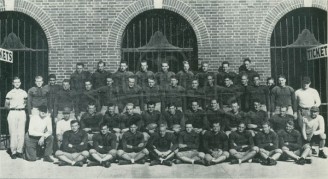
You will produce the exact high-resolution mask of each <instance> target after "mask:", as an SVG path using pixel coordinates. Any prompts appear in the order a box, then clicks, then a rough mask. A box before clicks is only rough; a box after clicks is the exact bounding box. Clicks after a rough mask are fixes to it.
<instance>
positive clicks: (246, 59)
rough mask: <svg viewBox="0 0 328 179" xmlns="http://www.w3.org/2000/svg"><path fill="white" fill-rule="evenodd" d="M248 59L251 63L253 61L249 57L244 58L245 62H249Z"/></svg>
mask: <svg viewBox="0 0 328 179" xmlns="http://www.w3.org/2000/svg"><path fill="white" fill-rule="evenodd" d="M247 61H248V62H249V63H252V61H251V59H249V58H248V57H246V58H244V60H243V62H244V63H245V62H247Z"/></svg>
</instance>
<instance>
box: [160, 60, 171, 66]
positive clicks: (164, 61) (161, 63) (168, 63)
mask: <svg viewBox="0 0 328 179" xmlns="http://www.w3.org/2000/svg"><path fill="white" fill-rule="evenodd" d="M163 63H166V64H169V62H168V61H165V60H164V61H162V63H161V64H162V65H163Z"/></svg>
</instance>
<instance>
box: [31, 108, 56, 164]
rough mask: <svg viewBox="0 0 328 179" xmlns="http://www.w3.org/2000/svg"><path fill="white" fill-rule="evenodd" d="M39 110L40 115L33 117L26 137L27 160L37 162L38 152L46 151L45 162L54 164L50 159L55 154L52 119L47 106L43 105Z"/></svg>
mask: <svg viewBox="0 0 328 179" xmlns="http://www.w3.org/2000/svg"><path fill="white" fill-rule="evenodd" d="M38 110H39V114H38V115H32V116H31V118H30V124H29V128H28V132H27V133H26V135H25V159H26V160H28V161H36V160H37V158H38V154H39V153H38V152H41V150H43V149H44V157H43V161H45V162H53V160H52V159H51V158H50V155H51V154H52V152H53V148H52V147H53V136H52V122H51V118H50V115H49V114H48V113H47V110H48V109H47V106H45V105H41V106H39V108H38Z"/></svg>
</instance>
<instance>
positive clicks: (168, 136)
mask: <svg viewBox="0 0 328 179" xmlns="http://www.w3.org/2000/svg"><path fill="white" fill-rule="evenodd" d="M166 128H167V127H166V125H165V124H161V125H160V126H159V132H156V133H154V134H153V135H152V136H151V137H150V139H149V142H148V144H147V148H148V150H149V157H150V159H151V162H150V166H153V165H167V166H172V159H173V157H174V151H175V149H176V148H177V143H176V140H175V136H174V134H172V133H169V132H167V130H166Z"/></svg>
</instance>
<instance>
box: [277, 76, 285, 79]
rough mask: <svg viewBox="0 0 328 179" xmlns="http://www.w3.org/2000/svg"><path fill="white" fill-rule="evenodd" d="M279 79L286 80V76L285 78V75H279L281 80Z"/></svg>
mask: <svg viewBox="0 0 328 179" xmlns="http://www.w3.org/2000/svg"><path fill="white" fill-rule="evenodd" d="M279 78H283V79H286V76H285V75H279V76H278V79H279Z"/></svg>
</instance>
